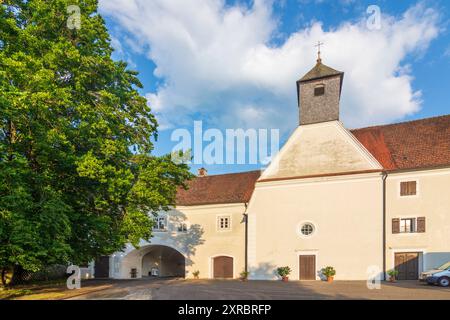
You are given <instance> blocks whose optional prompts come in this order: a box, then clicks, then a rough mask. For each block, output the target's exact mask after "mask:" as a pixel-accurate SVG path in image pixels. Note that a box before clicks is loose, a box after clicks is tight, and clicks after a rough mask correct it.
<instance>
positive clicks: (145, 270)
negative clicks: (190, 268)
mask: <svg viewBox="0 0 450 320" xmlns="http://www.w3.org/2000/svg"><path fill="white" fill-rule="evenodd" d="M111 263H112V269H113V270H112V272H111V275H112V278H115V279H130V278H142V277H144V278H145V277H183V278H184V277H185V276H186V258H185V256H184V255H183V254H182V253H181V252H179V251H178V250H176V249H174V248H173V247H170V246H167V245H162V244H151V245H144V246H142V247H140V248H139V249H135V248H129V250H127V251H126V252H123V253H118V254H115V255H113V256H112V261H111Z"/></svg>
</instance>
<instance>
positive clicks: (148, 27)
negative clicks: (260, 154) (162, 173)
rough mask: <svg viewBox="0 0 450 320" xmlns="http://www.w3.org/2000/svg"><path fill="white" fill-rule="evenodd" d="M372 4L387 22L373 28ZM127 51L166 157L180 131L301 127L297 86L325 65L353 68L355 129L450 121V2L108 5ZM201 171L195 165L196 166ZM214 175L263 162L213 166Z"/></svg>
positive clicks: (119, 51) (348, 99)
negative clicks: (318, 58)
mask: <svg viewBox="0 0 450 320" xmlns="http://www.w3.org/2000/svg"><path fill="white" fill-rule="evenodd" d="M370 5H378V6H379V8H380V10H381V14H382V16H381V20H380V21H381V25H380V28H379V29H377V30H368V29H367V23H366V21H367V19H368V18H369V16H370V14H368V13H367V12H366V10H367V8H368V7H369V6H370ZM100 12H101V14H103V16H104V17H105V19H106V22H107V26H108V28H109V30H110V33H111V36H112V44H113V46H114V47H115V48H116V52H115V54H114V58H115V59H121V60H125V61H128V62H129V66H130V69H134V70H137V71H138V72H139V78H140V80H141V81H142V83H143V84H144V88H143V89H142V90H141V91H140V92H141V94H142V95H144V96H146V97H147V98H148V100H149V103H150V105H151V106H152V108H153V109H154V110H155V113H156V114H157V116H158V119H159V122H160V124H161V128H160V132H159V139H158V141H157V142H156V143H155V153H156V154H164V153H169V152H170V151H171V150H172V149H173V147H174V146H175V145H176V144H177V142H173V141H171V139H170V136H171V134H172V132H173V130H175V129H179V128H186V129H188V130H190V131H192V128H193V121H197V120H202V121H203V126H204V129H205V130H206V129H208V128H217V129H219V130H225V129H227V128H231V129H234V128H243V129H248V128H255V129H264V128H268V129H270V128H275V129H279V130H280V133H281V142H282V143H284V142H285V141H286V139H287V138H288V137H289V134H290V133H291V132H292V131H293V130H294V129H295V127H296V125H297V117H298V109H297V106H296V91H295V90H296V89H295V80H297V79H298V78H300V77H301V76H302V75H303V74H304V73H305V72H306V71H308V70H309V69H310V68H312V67H313V66H314V63H315V55H316V52H315V50H316V49H315V48H314V44H315V43H316V42H317V41H319V40H320V41H323V42H325V45H324V48H323V50H322V55H323V58H324V63H325V64H328V65H329V66H331V67H334V68H336V69H339V70H342V71H344V72H346V78H345V80H344V89H343V90H344V93H343V98H342V101H341V116H342V117H341V120H342V121H343V122H344V124H345V125H346V126H347V127H349V128H354V127H364V126H369V125H377V124H383V123H393V122H399V121H408V120H414V119H420V118H425V117H431V116H436V115H443V114H449V113H450V112H449V110H450V104H449V102H448V101H449V100H450V90H449V84H450V35H449V31H448V22H449V18H450V11H449V4H448V1H442V0H441V1H403V0H402V1H356V0H337V1H327V0H285V1H266V0H255V1H237V0H234V1H231V0H230V1H221V0H190V1H185V0H183V1H181V0H100ZM197 167H198V166H193V170H196V169H197ZM206 167H207V169H208V171H209V173H210V174H217V173H226V172H239V171H247V170H253V169H258V168H259V167H260V166H259V165H212V166H206Z"/></svg>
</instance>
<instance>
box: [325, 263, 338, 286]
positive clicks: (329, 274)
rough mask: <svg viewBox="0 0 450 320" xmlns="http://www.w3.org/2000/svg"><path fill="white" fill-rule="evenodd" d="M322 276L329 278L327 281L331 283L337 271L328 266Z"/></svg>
mask: <svg viewBox="0 0 450 320" xmlns="http://www.w3.org/2000/svg"><path fill="white" fill-rule="evenodd" d="M322 274H323V275H324V276H325V277H327V281H328V282H329V283H331V282H333V280H334V276H335V275H336V270H335V269H334V268H333V267H329V266H328V267H325V268H323V269H322Z"/></svg>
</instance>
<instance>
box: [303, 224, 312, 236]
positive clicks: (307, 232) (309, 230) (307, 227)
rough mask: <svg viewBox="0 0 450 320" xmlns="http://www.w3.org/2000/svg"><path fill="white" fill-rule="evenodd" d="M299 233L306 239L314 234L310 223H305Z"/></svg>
mask: <svg viewBox="0 0 450 320" xmlns="http://www.w3.org/2000/svg"><path fill="white" fill-rule="evenodd" d="M300 232H301V234H302V235H304V236H306V237H308V236H310V235H312V234H313V233H314V225H312V224H311V223H305V224H303V225H302V226H301V228H300Z"/></svg>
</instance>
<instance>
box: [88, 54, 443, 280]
mask: <svg viewBox="0 0 450 320" xmlns="http://www.w3.org/2000/svg"><path fill="white" fill-rule="evenodd" d="M343 79H344V73H343V72H339V71H336V70H334V69H332V68H330V67H327V66H325V65H324V64H323V63H322V61H321V60H320V59H319V60H318V61H317V64H316V66H315V67H314V68H313V69H312V70H311V71H310V72H308V73H307V74H306V75H305V76H304V77H303V78H302V79H300V80H299V81H298V82H297V89H298V100H299V114H300V119H299V127H298V128H297V129H296V130H295V131H294V133H293V134H292V136H291V137H290V138H289V140H288V141H287V142H286V144H285V145H284V147H283V148H282V149H281V151H280V153H279V154H278V155H277V156H276V157H275V159H273V161H272V163H271V164H270V165H269V167H268V168H267V169H266V170H264V171H263V172H246V173H237V174H227V175H218V176H207V174H206V171H204V170H203V171H202V172H200V174H199V176H198V177H197V178H196V179H194V180H193V181H191V182H190V183H189V186H190V188H189V190H180V191H179V193H178V197H177V206H176V208H174V209H173V210H171V211H169V212H167V213H162V214H161V215H160V216H159V217H158V218H157V226H156V229H155V230H154V237H153V238H152V239H151V240H150V242H144V241H143V242H142V243H141V246H140V247H139V248H134V247H132V246H128V247H127V248H126V249H125V250H124V251H123V252H117V253H115V254H114V255H112V256H110V257H105V258H104V259H103V261H99V262H97V264H96V268H95V273H96V277H110V278H116V279H127V278H141V277H169V276H177V277H187V278H193V277H196V276H198V277H199V278H238V277H239V275H240V273H241V272H242V271H244V270H246V271H248V272H249V277H250V279H254V280H274V279H278V277H277V274H276V269H277V268H278V267H281V266H289V267H290V268H291V269H292V274H291V275H290V278H291V279H293V280H320V279H322V278H323V275H322V273H321V269H322V268H323V267H326V266H332V267H334V268H335V269H336V271H337V274H336V279H337V280H365V279H368V278H373V277H378V278H380V279H383V278H384V276H385V275H386V272H387V271H388V270H391V269H397V270H398V271H399V276H398V278H399V280H415V279H417V278H418V275H419V273H420V272H421V271H424V270H428V269H431V268H433V267H436V266H439V265H441V264H443V263H445V262H448V261H450V116H441V117H435V118H430V119H424V120H418V121H412V122H406V123H399V124H392V125H385V126H376V127H369V128H363V129H357V130H348V129H346V128H345V127H344V126H343V124H342V123H341V122H340V121H339V107H340V97H341V91H342V88H343Z"/></svg>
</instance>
